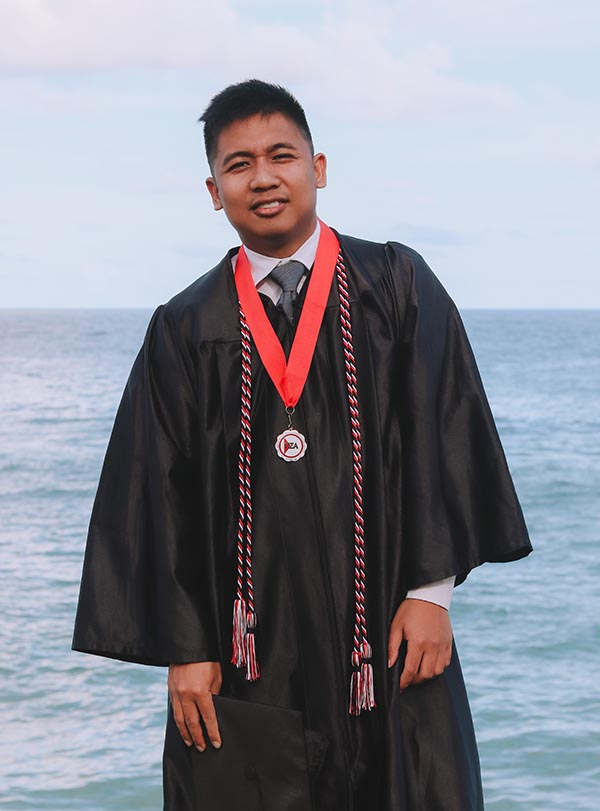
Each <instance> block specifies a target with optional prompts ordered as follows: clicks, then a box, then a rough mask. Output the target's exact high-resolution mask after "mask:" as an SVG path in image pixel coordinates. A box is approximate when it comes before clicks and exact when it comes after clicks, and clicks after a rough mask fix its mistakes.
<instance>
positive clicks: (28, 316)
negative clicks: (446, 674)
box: [0, 310, 600, 811]
mask: <svg viewBox="0 0 600 811" xmlns="http://www.w3.org/2000/svg"><path fill="white" fill-rule="evenodd" d="M149 315H150V313H149V312H147V311H142V310H63V311H59V310H53V311H43V310H37V311H23V310H20V311H17V310H4V311H0V674H1V678H2V691H1V693H0V806H1V807H2V808H3V809H7V811H8V810H9V809H11V810H12V811H16V810H17V809H23V810H25V809H27V811H34V810H36V809H49V810H50V811H66V810H67V809H73V811H109V810H110V811H112V809H114V810H115V811H117V810H118V811H134V810H135V811H138V810H139V811H145V810H146V809H148V811H150V809H152V810H153V811H158V809H160V808H161V807H162V795H161V787H160V782H161V753H162V740H163V728H164V722H165V703H166V673H165V671H164V670H163V669H160V668H150V667H143V666H136V665H129V664H124V663H122V662H113V661H111V660H107V659H102V658H98V657H94V656H86V655H83V654H79V653H74V652H71V650H70V644H71V635H72V630H73V619H74V613H75V607H76V601H77V593H78V585H79V578H80V574H81V564H82V557H83V550H84V543H85V535H86V529H87V523H88V520H89V514H90V510H91V505H92V500H93V496H94V492H95V487H96V484H97V480H98V476H99V473H100V467H101V464H102V458H103V455H104V451H105V448H106V443H107V440H108V436H109V433H110V429H111V426H112V421H113V419H114V414H115V410H116V407H117V405H118V402H119V399H120V396H121V392H122V389H123V386H124V383H125V380H126V377H127V374H128V372H129V369H130V367H131V364H132V362H133V359H134V357H135V354H136V352H137V350H138V348H139V345H140V343H141V341H142V339H143V335H144V331H145V328H146V325H147V321H148V318H149ZM463 315H464V320H465V323H466V326H467V330H468V332H469V335H470V337H471V342H472V344H473V347H474V350H475V353H476V356H477V359H478V363H479V367H480V371H481V374H482V377H483V380H484V383H485V385H486V389H487V392H488V395H489V398H490V402H491V405H492V410H493V412H494V414H495V417H496V420H497V425H498V429H499V432H500V435H501V437H502V440H503V443H504V447H505V450H506V455H507V458H508V461H509V465H510V468H511V471H512V474H513V477H514V480H515V484H516V488H517V492H518V493H519V496H520V498H521V502H522V505H523V510H524V513H525V517H526V520H527V523H528V525H529V529H530V533H531V537H532V541H533V544H534V547H535V551H534V553H533V555H531V556H530V557H529V558H526V559H525V560H522V561H518V562H515V563H510V564H493V565H492V564H486V565H484V566H482V567H480V568H478V569H477V570H475V571H474V572H472V573H471V575H470V576H469V578H468V580H467V581H466V583H464V584H463V585H462V586H460V587H459V588H457V589H456V590H455V593H454V599H453V604H452V609H451V614H452V622H453V627H454V632H455V637H456V640H457V645H458V649H459V652H460V656H461V661H462V666H463V670H464V674H465V679H466V683H467V688H468V691H469V696H470V700H471V707H472V711H473V717H474V722H475V729H476V733H477V738H478V741H479V749H480V756H481V766H482V773H483V782H484V790H485V797H486V808H487V809H488V811H517V809H519V811H584V810H585V811H596V809H598V808H600V668H599V665H600V654H599V648H600V600H599V593H600V587H599V583H600V557H599V554H598V545H599V541H600V507H599V504H600V499H599V493H600V312H598V311H576V312H575V311H573V312H570V311H489V310H488V311H483V310H482V311H467V312H465V313H464V314H463Z"/></svg>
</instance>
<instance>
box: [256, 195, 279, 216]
mask: <svg viewBox="0 0 600 811" xmlns="http://www.w3.org/2000/svg"><path fill="white" fill-rule="evenodd" d="M286 203H287V200H282V199H279V198H278V199H276V200H260V201H259V202H257V203H254V205H253V206H251V209H252V211H254V213H255V214H258V215H259V216H261V217H272V216H274V215H275V214H279V212H280V211H281V210H282V209H283V208H284V206H285V204H286Z"/></svg>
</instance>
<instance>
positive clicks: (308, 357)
mask: <svg viewBox="0 0 600 811" xmlns="http://www.w3.org/2000/svg"><path fill="white" fill-rule="evenodd" d="M338 252H339V243H338V240H337V237H336V235H335V234H334V233H333V231H332V230H331V229H330V228H328V226H327V225H325V223H323V222H321V234H320V237H319V246H318V248H317V255H316V257H315V264H314V268H313V271H312V273H311V275H310V279H309V280H308V287H307V290H306V298H305V300H304V306H303V307H302V312H301V314H300V319H299V321H298V328H297V330H296V334H295V336H294V341H293V343H292V348H291V351H290V356H289V359H288V360H287V362H286V359H285V353H284V351H283V347H282V346H281V343H280V342H279V338H278V337H277V334H276V333H275V330H274V329H273V326H272V324H271V322H270V321H269V318H268V316H267V314H266V312H265V308H264V307H263V304H262V302H261V300H260V297H259V295H258V292H257V290H256V287H255V285H254V281H253V279H252V273H251V270H250V262H249V261H248V257H247V256H246V251H245V250H244V247H243V246H242V247H241V248H240V251H239V253H238V258H237V262H236V266H235V285H236V288H237V293H238V297H239V300H240V307H241V311H242V313H243V315H244V318H245V320H246V321H247V324H248V328H249V331H250V334H251V335H252V338H253V340H254V343H255V345H256V349H257V352H258V354H259V355H260V359H261V360H262V362H263V365H264V367H265V369H266V371H267V373H268V375H269V377H270V378H271V380H272V381H273V385H274V386H275V388H276V389H277V391H278V393H279V396H280V397H281V399H282V400H283V404H284V406H285V410H286V413H287V415H288V427H287V430H285V431H283V433H281V434H279V436H278V437H277V439H276V441H275V450H276V451H277V455H278V456H279V457H280V458H281V459H283V460H285V461H286V462H297V461H298V460H299V459H302V457H303V456H304V455H305V453H306V449H307V443H306V438H305V437H304V436H303V435H302V434H301V433H300V432H299V431H297V430H296V429H295V428H294V427H293V425H292V414H293V413H294V410H295V407H296V403H297V402H298V400H299V399H300V395H301V394H302V390H303V388H304V384H305V383H306V379H307V377H308V370H309V369H310V365H311V362H312V359H313V355H314V351H315V346H316V343H317V338H318V335H319V330H320V329H321V323H322V321H323V315H324V313H325V305H326V304H327V298H328V296H329V290H330V289H331V283H332V280H333V273H334V270H335V266H336V262H337V258H338Z"/></svg>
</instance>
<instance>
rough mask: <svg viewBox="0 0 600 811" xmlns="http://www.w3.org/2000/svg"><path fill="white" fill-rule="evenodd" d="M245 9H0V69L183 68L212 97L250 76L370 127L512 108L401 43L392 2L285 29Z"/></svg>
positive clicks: (425, 50) (178, 2) (434, 46)
mask: <svg viewBox="0 0 600 811" xmlns="http://www.w3.org/2000/svg"><path fill="white" fill-rule="evenodd" d="M400 5H403V4H400ZM408 5H410V3H409V4H408ZM249 8H251V7H250V6H248V5H246V11H245V10H244V7H243V6H241V5H240V4H239V3H238V5H237V6H236V5H234V4H233V3H232V2H231V0H221V2H218V3H197V2H192V0H171V2H167V0H155V2H153V3H152V4H149V3H148V2H142V0H120V2H118V0H86V2H85V3H82V2H81V1H80V0H4V5H3V11H2V33H1V34H0V70H3V71H4V73H5V74H7V75H9V76H12V77H14V76H29V77H31V75H32V74H33V75H34V76H36V75H38V76H39V75H42V76H44V75H48V74H50V75H52V74H54V73H58V72H60V73H76V74H79V73H82V72H86V71H88V72H89V71H118V70H127V69H155V70H156V69H159V70H164V69H169V70H172V69H179V70H192V71H196V72H198V73H199V74H200V75H201V76H202V78H203V80H204V81H208V82H209V83H210V84H212V85H214V87H215V90H217V89H220V88H221V87H222V86H223V85H224V84H225V83H226V82H229V81H239V80H240V79H243V78H248V77H250V76H257V77H259V78H266V79H269V80H276V81H279V82H281V83H283V84H289V85H290V86H292V87H294V88H297V92H299V93H300V92H301V93H302V97H303V98H305V99H308V100H310V101H313V102H314V104H315V105H316V106H318V107H320V108H327V109H334V110H335V111H336V112H339V113H340V114H341V115H348V114H350V115H351V116H353V117H357V118H362V117H367V118H371V119H374V118H376V119H378V120H381V119H382V118H383V119H385V118H388V119H394V118H397V117H398V116H399V115H402V114H406V113H417V114H424V115H433V116H435V117H440V116H445V115H461V114H462V113H464V112H465V111H467V110H477V111H483V112H484V113H490V112H491V113H500V114H502V113H505V112H506V111H510V110H514V109H515V108H516V106H517V101H516V99H515V98H514V96H513V95H512V93H511V92H510V91H509V90H508V89H507V88H505V87H503V86H501V85H499V84H498V83H493V82H479V81H476V80H468V79H465V78H461V77H459V76H457V75H456V74H455V72H454V70H453V56H452V50H451V48H449V47H447V46H444V45H441V44H438V43H435V42H428V41H425V42H423V41H418V40H416V39H414V38H412V39H411V38H406V37H405V33H404V22H403V20H402V19H401V15H399V9H398V4H395V5H394V4H389V3H385V2H383V0H377V1H376V2H375V3H371V4H370V5H369V8H368V9H366V6H365V5H364V4H355V3H350V4H349V6H348V7H347V8H346V9H345V10H344V11H343V12H341V13H339V14H338V13H336V4H335V3H333V4H331V3H327V2H324V3H323V4H322V10H321V13H317V12H316V10H315V9H314V8H311V9H309V11H308V13H307V14H305V16H304V17H303V18H302V19H298V20H293V21H290V20H289V19H288V21H287V22H277V21H276V20H277V16H273V17H271V15H270V14H269V13H268V8H269V6H268V4H265V3H263V4H262V6H261V7H260V8H261V9H262V13H261V14H260V15H256V17H253V16H252V14H248V13H246V12H247V10H248V9H249ZM311 15H312V16H311ZM311 20H312V21H313V22H312V24H307V23H310V21H311ZM405 42H412V43H416V44H413V45H412V47H406V46H405V45H404V43H405ZM398 43H401V44H402V47H399V44H398ZM52 93H53V94H54V99H52V98H48V97H47V98H46V99H45V100H44V99H41V100H40V101H41V103H42V104H45V103H47V104H49V105H52V104H53V103H54V104H60V103H61V100H62V101H63V103H64V98H63V97H64V95H65V91H64V90H62V91H61V90H58V91H57V90H56V88H54V89H53V90H52ZM50 95H51V94H50V91H48V96H50ZM67 95H68V93H67ZM66 103H67V104H68V102H66Z"/></svg>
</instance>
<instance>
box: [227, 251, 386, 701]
mask: <svg viewBox="0 0 600 811" xmlns="http://www.w3.org/2000/svg"><path fill="white" fill-rule="evenodd" d="M336 276H337V282H338V292H339V299H340V323H341V330H342V344H343V350H344V365H345V371H346V388H347V391H348V408H349V411H350V426H351V431H352V469H353V505H354V594H355V620H354V635H353V650H352V660H351V661H352V676H351V681H350V706H349V712H350V714H351V715H359V714H360V713H361V711H362V710H371V709H373V707H375V706H376V705H375V694H374V688H373V665H372V661H371V660H372V651H371V645H370V644H369V641H368V635H367V614H366V569H365V533H364V518H363V501H362V442H361V428H360V413H359V406H358V391H357V385H356V364H355V362H354V347H353V342H352V322H351V319H350V305H349V302H348V282H347V279H346V269H345V267H344V260H343V258H342V254H341V252H340V253H339V254H338V258H337V263H336ZM240 330H241V337H242V386H241V431H240V451H239V457H238V479H239V491H240V511H239V519H238V533H237V592H236V599H235V603H234V609H233V653H232V657H231V661H232V663H233V664H234V665H236V667H238V668H242V667H246V679H247V680H248V681H256V679H258V678H260V668H259V666H258V661H257V658H256V644H255V639H254V631H255V628H256V613H255V610H254V590H253V585H252V491H251V451H252V435H251V428H250V412H251V405H252V365H251V349H250V330H249V328H248V323H247V321H246V317H245V315H244V312H243V310H242V308H241V306H240ZM244 585H245V586H246V589H245V591H246V597H244Z"/></svg>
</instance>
